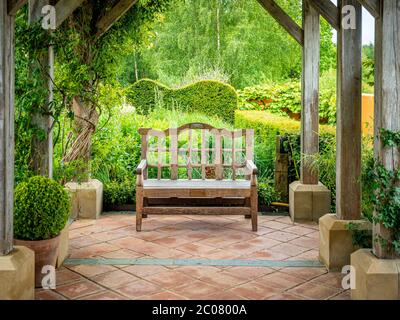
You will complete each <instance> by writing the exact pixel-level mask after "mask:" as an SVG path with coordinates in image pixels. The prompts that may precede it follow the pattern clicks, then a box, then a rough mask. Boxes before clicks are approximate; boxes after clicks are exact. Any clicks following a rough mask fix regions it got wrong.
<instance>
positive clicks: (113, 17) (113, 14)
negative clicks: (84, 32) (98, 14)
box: [96, 0, 138, 37]
mask: <svg viewBox="0 0 400 320" xmlns="http://www.w3.org/2000/svg"><path fill="white" fill-rule="evenodd" d="M137 1H138V0H120V1H119V2H118V3H117V4H116V5H115V6H114V7H113V8H112V9H111V10H110V11H108V12H107V13H106V14H105V15H104V16H103V17H102V18H101V19H100V20H99V22H97V24H96V28H97V34H96V36H97V37H101V36H102V35H103V34H104V33H106V32H107V31H108V30H109V29H110V28H111V27H112V25H113V24H114V23H115V22H117V21H118V20H119V19H120V18H121V17H122V16H123V15H124V14H125V13H126V12H127V11H128V10H129V9H130V8H132V7H133V5H134V4H135V3H136V2H137Z"/></svg>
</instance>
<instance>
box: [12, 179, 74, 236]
mask: <svg viewBox="0 0 400 320" xmlns="http://www.w3.org/2000/svg"><path fill="white" fill-rule="evenodd" d="M70 206H71V202H70V197H69V195H68V193H67V191H65V190H64V188H63V187H62V186H61V185H60V184H58V183H57V182H55V181H54V180H51V179H48V178H45V177H40V176H38V177H32V178H30V179H29V180H28V181H27V182H22V183H20V184H19V185H18V186H17V187H16V189H15V207H14V233H15V237H16V238H17V239H20V240H46V239H51V238H54V237H56V236H58V235H59V234H60V232H61V230H62V229H63V228H64V227H65V225H66V223H67V221H68V217H69V214H70Z"/></svg>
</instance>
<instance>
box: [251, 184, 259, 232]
mask: <svg viewBox="0 0 400 320" xmlns="http://www.w3.org/2000/svg"><path fill="white" fill-rule="evenodd" d="M250 208H251V226H252V229H253V231H257V229H258V226H257V224H258V194H257V186H252V187H251V198H250Z"/></svg>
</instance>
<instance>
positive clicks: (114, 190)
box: [103, 179, 136, 205]
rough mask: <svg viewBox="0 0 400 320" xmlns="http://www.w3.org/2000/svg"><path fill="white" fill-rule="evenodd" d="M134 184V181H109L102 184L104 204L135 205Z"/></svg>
mask: <svg viewBox="0 0 400 320" xmlns="http://www.w3.org/2000/svg"><path fill="white" fill-rule="evenodd" d="M135 194H136V184H135V179H131V180H125V181H124V182H118V181H111V182H109V183H106V184H104V194H103V199H104V204H105V205H123V204H135Z"/></svg>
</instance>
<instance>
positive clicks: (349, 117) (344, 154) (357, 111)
mask: <svg viewBox="0 0 400 320" xmlns="http://www.w3.org/2000/svg"><path fill="white" fill-rule="evenodd" d="M346 5H351V6H354V8H355V13H356V16H355V19H356V29H343V28H341V30H340V31H339V32H338V41H337V42H338V61H339V64H338V76H337V80H338V85H337V87H338V99H337V103H338V106H337V120H338V121H337V127H336V131H337V134H336V139H337V149H336V156H337V161H336V213H337V215H338V217H339V218H340V219H342V220H358V219H360V218H361V183H360V180H361V94H362V90H361V83H362V74H361V69H362V64H361V50H362V7H361V5H360V3H358V1H356V0H339V1H338V8H339V11H340V12H342V8H343V7H344V6H346Z"/></svg>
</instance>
